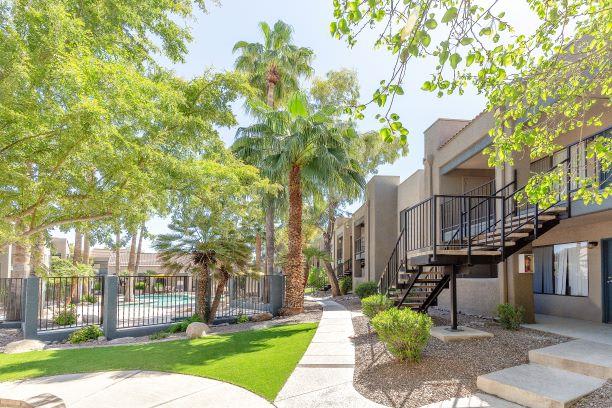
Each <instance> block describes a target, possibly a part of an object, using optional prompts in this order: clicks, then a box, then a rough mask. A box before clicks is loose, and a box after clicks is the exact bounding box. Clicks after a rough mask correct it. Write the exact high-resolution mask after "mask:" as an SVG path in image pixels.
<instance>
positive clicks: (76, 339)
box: [68, 325, 104, 344]
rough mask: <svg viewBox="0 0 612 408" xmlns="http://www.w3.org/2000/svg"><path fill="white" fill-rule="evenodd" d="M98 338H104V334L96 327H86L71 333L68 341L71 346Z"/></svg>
mask: <svg viewBox="0 0 612 408" xmlns="http://www.w3.org/2000/svg"><path fill="white" fill-rule="evenodd" d="M100 336H104V333H103V332H102V329H100V328H99V327H98V326H96V325H93V326H86V327H83V328H82V329H79V330H76V331H74V332H72V333H71V334H70V336H69V337H68V341H69V342H71V343H72V344H76V343H84V342H86V341H89V340H96V339H97V338H98V337H100Z"/></svg>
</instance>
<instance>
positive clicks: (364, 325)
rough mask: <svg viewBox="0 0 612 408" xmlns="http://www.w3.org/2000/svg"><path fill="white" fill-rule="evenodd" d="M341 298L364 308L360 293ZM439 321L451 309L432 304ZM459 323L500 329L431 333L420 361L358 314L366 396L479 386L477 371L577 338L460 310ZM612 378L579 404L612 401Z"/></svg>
mask: <svg viewBox="0 0 612 408" xmlns="http://www.w3.org/2000/svg"><path fill="white" fill-rule="evenodd" d="M334 300H337V301H338V302H339V303H341V304H342V305H344V306H345V307H347V308H348V309H349V310H352V311H360V310H361V307H360V304H359V299H357V298H356V297H350V296H348V297H346V296H345V297H343V298H339V299H334ZM429 314H430V316H431V317H432V319H433V320H434V324H435V325H436V326H444V325H449V324H450V319H449V318H450V316H449V313H448V312H446V311H443V310H439V309H436V308H430V310H429ZM459 324H461V325H462V326H468V327H473V328H475V329H479V330H484V331H488V332H491V333H493V334H494V337H493V338H490V339H482V340H475V341H464V342H456V343H444V342H442V341H440V340H438V339H436V338H433V337H432V338H430V340H429V343H428V344H427V346H426V348H425V350H424V353H423V358H422V360H421V362H420V363H400V362H398V361H397V360H396V359H395V358H394V357H393V356H392V355H391V354H389V352H387V350H386V348H385V346H384V344H383V343H381V342H380V341H379V340H378V337H377V336H376V334H375V333H373V331H372V328H371V327H370V325H369V322H368V319H367V318H366V317H364V316H356V317H354V318H353V327H354V330H355V338H354V341H355V345H356V356H355V357H356V361H355V374H354V377H353V384H354V386H355V389H357V391H359V392H360V393H361V394H362V395H364V396H365V397H367V398H369V399H371V400H373V401H376V402H378V403H381V404H384V405H388V406H391V407H406V408H409V407H420V406H423V405H427V404H431V403H434V402H439V401H443V400H446V399H448V398H452V397H467V396H470V395H472V394H474V393H476V392H479V390H478V388H477V387H476V377H477V376H479V375H481V374H487V373H490V372H493V371H497V370H501V369H504V368H507V367H512V366H515V365H519V364H526V363H528V355H527V353H528V351H529V350H532V349H537V348H542V347H547V346H550V345H553V344H558V343H562V342H565V341H569V340H571V339H570V338H567V337H563V336H559V335H555V334H548V333H544V332H540V331H536V330H530V329H524V328H522V329H520V330H518V331H508V330H505V329H503V328H502V327H501V326H500V325H499V324H498V323H496V322H495V321H493V320H491V319H485V318H481V317H476V316H468V315H459ZM610 384H611V383H610V382H608V384H607V386H606V387H607V388H606V387H604V388H602V389H600V390H598V392H596V393H593V394H591V395H590V396H588V397H586V398H584V399H582V400H580V401H579V402H578V405H576V406H579V407H598V408H599V407H601V408H603V407H607V408H609V407H611V406H612V403H611V402H612V401H611V398H612V397H611V396H610V395H611V393H610V390H611V389H612V386H611V385H610Z"/></svg>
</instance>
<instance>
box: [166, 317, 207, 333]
mask: <svg viewBox="0 0 612 408" xmlns="http://www.w3.org/2000/svg"><path fill="white" fill-rule="evenodd" d="M201 321H202V319H200V316H198V315H193V316H191V317H189V318H187V319H185V320H181V321H180V322H176V323H174V324H172V325H171V326H170V327H168V328H167V329H166V332H168V333H181V332H185V331H187V326H189V325H190V324H191V323H193V322H201Z"/></svg>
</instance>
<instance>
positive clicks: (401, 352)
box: [372, 307, 433, 362]
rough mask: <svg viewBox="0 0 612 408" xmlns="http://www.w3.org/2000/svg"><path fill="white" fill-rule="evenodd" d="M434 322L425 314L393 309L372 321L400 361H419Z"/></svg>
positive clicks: (377, 331)
mask: <svg viewBox="0 0 612 408" xmlns="http://www.w3.org/2000/svg"><path fill="white" fill-rule="evenodd" d="M432 324H433V322H432V320H431V317H429V316H428V315H426V314H425V313H418V312H415V311H412V310H410V309H398V308H396V307H392V308H391V309H389V310H385V311H383V312H380V313H379V314H377V315H376V316H374V318H373V319H372V326H373V327H374V329H375V330H376V333H377V334H378V337H379V338H380V340H381V341H382V342H383V343H385V345H386V346H387V349H388V350H389V352H390V353H391V354H393V355H394V356H395V357H397V358H398V359H399V360H400V361H417V362H418V361H419V360H420V359H421V354H422V353H423V349H424V348H425V346H426V345H427V340H428V339H429V330H430V329H431V326H432Z"/></svg>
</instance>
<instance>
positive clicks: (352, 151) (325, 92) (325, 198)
mask: <svg viewBox="0 0 612 408" xmlns="http://www.w3.org/2000/svg"><path fill="white" fill-rule="evenodd" d="M310 95H311V99H312V101H313V104H314V106H315V107H318V108H320V109H325V110H328V111H330V112H332V113H333V114H332V115H333V118H334V121H335V122H336V124H337V126H339V127H342V128H344V131H345V132H346V133H347V134H348V135H349V137H347V138H346V140H347V141H348V145H347V149H348V154H349V155H350V157H351V158H352V159H353V160H354V161H355V162H356V163H358V166H357V168H358V170H359V172H360V175H361V177H363V178H365V177H367V176H370V175H372V174H375V173H376V171H377V168H378V166H380V165H382V164H384V163H393V162H394V161H395V160H397V159H398V158H399V157H400V156H402V155H404V154H406V153H407V147H406V145H405V144H402V143H400V142H399V141H398V140H394V141H390V142H385V141H383V140H382V139H381V138H380V136H379V135H378V133H377V132H366V133H362V134H358V133H357V132H356V131H355V130H354V127H353V123H352V122H351V121H349V120H347V118H346V115H344V111H343V108H344V107H346V106H349V105H351V104H354V102H355V101H356V100H358V98H359V81H358V79H357V74H356V72H355V71H352V70H347V69H342V70H339V71H330V72H328V73H327V75H326V78H325V79H316V80H315V81H314V82H313V85H312V87H311V89H310ZM363 187H364V186H363V184H362V183H360V182H358V180H357V179H354V178H349V179H340V180H336V179H329V180H328V182H327V183H324V184H322V185H320V186H317V188H316V192H315V194H316V195H318V196H320V200H319V201H317V200H315V201H314V202H313V214H312V217H311V219H312V220H313V221H314V223H315V225H317V227H318V228H319V229H320V231H321V233H322V236H323V248H324V251H325V252H326V253H327V254H328V256H327V257H326V258H323V259H322V260H323V263H324V266H325V270H326V272H327V276H328V280H329V282H330V284H331V288H332V296H339V295H340V287H339V284H338V279H337V277H336V274H335V272H334V268H333V266H332V264H331V257H332V242H333V237H334V231H335V224H336V219H337V217H338V216H340V215H342V210H341V209H342V208H343V207H344V206H346V205H347V204H350V203H351V202H353V201H355V200H356V199H358V198H359V197H361V196H362V193H363Z"/></svg>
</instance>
